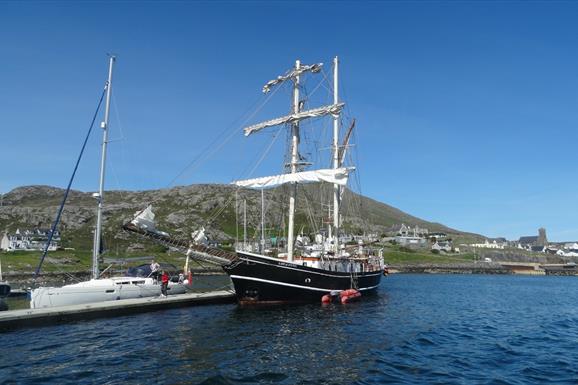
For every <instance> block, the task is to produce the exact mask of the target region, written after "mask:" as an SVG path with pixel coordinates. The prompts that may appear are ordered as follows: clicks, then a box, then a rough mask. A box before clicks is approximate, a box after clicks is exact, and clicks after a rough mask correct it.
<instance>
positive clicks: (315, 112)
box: [244, 103, 345, 136]
mask: <svg viewBox="0 0 578 385" xmlns="http://www.w3.org/2000/svg"><path fill="white" fill-rule="evenodd" d="M344 105H345V103H337V104H331V105H329V106H323V107H319V108H314V109H312V110H307V111H301V112H298V113H296V114H291V115H287V116H283V117H281V118H277V119H272V120H267V121H266V122H262V123H257V124H254V125H252V126H249V127H245V128H244V131H245V136H249V135H251V134H252V133H254V132H256V131H259V130H262V129H263V128H267V127H272V126H278V125H280V124H285V123H292V122H296V121H299V120H303V119H307V118H316V117H319V116H324V115H330V114H331V115H334V116H337V115H339V114H340V113H341V109H342V108H343V106H344Z"/></svg>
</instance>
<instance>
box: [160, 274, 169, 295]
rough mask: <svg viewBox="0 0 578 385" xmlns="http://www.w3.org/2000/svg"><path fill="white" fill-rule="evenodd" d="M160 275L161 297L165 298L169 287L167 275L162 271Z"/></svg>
mask: <svg viewBox="0 0 578 385" xmlns="http://www.w3.org/2000/svg"><path fill="white" fill-rule="evenodd" d="M161 274H162V275H161V296H162V297H166V296H167V287H168V286H169V275H168V274H167V272H166V271H164V270H163V271H162V273H161Z"/></svg>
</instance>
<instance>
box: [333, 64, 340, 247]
mask: <svg viewBox="0 0 578 385" xmlns="http://www.w3.org/2000/svg"><path fill="white" fill-rule="evenodd" d="M338 65H339V60H338V58H337V56H335V58H334V59H333V104H338V103H339V95H338V93H337V90H338V83H337V81H338ZM340 166H341V165H340V164H339V114H336V115H333V168H335V169H337V168H339V167H340ZM339 195H340V191H339V185H338V184H337V183H334V184H333V228H334V229H335V231H334V233H335V234H334V245H335V254H336V255H337V253H338V252H339Z"/></svg>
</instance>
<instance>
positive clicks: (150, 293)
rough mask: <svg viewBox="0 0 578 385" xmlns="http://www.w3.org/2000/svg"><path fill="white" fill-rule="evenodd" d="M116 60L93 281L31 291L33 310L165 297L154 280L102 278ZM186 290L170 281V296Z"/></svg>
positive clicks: (104, 143) (105, 133)
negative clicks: (107, 170)
mask: <svg viewBox="0 0 578 385" xmlns="http://www.w3.org/2000/svg"><path fill="white" fill-rule="evenodd" d="M114 62H115V57H114V56H111V57H110V61H109V71H108V80H107V82H106V105H105V113H104V121H103V122H102V123H101V128H102V130H103V139H102V154H101V162H100V181H99V192H98V193H95V194H94V197H95V198H96V199H97V201H98V207H97V216H96V218H97V219H96V229H95V234H94V243H93V252H92V279H91V280H89V281H84V282H79V283H75V284H70V285H65V286H62V287H39V288H37V289H33V290H32V291H31V296H30V297H31V298H30V308H32V309H36V308H43V307H54V306H67V305H80V304H86V303H93V302H104V301H115V300H120V299H130V298H142V297H157V296H160V295H161V286H160V283H157V282H155V280H154V279H153V278H150V277H148V278H140V277H126V276H125V277H112V278H100V270H99V265H98V260H99V257H100V247H101V244H100V242H101V233H102V207H103V202H104V176H105V170H106V168H105V165H106V149H107V144H108V120H109V111H110V98H111V91H112V70H113V65H114ZM185 291H186V287H185V285H184V284H182V283H173V282H169V286H168V293H169V294H182V293H184V292H185Z"/></svg>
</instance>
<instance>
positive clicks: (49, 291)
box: [30, 277, 186, 309]
mask: <svg viewBox="0 0 578 385" xmlns="http://www.w3.org/2000/svg"><path fill="white" fill-rule="evenodd" d="M167 289H168V290H167V292H168V294H169V295H170V294H183V293H185V291H186V288H185V285H183V284H177V283H173V282H170V283H169V285H168V288H167ZM160 295H161V286H160V284H157V283H153V280H152V278H135V277H115V278H109V279H95V280H91V281H85V282H80V283H77V284H73V285H66V286H62V287H40V288H38V289H34V290H32V292H31V298H30V308H31V309H39V308H44V307H55V306H69V305H84V304H88V303H95V302H106V301H117V300H121V299H132V298H144V297H158V296H160Z"/></svg>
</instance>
